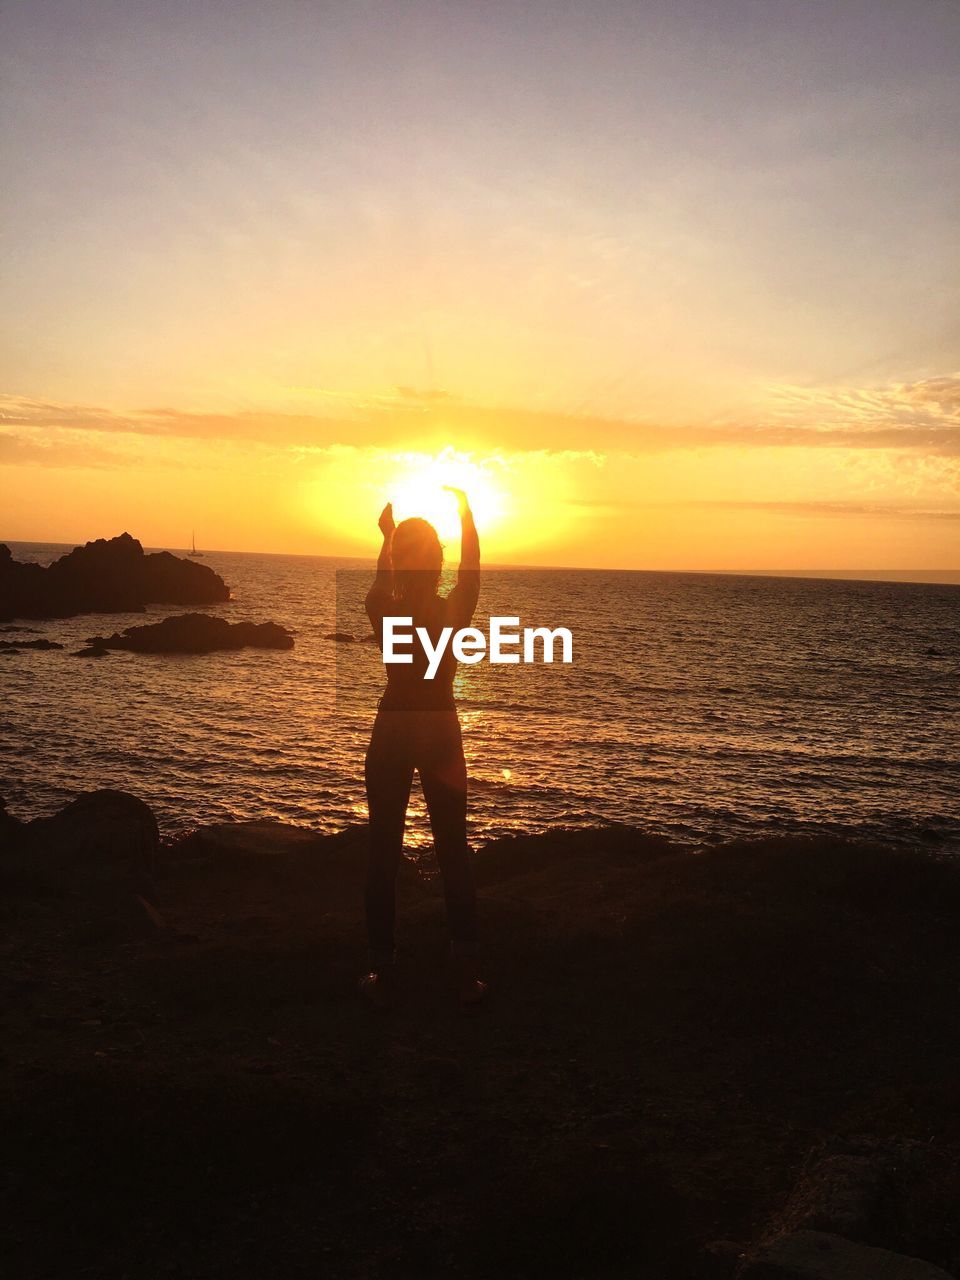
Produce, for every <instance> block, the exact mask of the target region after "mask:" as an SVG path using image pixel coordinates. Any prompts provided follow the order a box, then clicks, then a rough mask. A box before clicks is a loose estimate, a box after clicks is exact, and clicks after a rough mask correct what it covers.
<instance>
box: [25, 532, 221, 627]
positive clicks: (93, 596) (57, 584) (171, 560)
mask: <svg viewBox="0 0 960 1280" xmlns="http://www.w3.org/2000/svg"><path fill="white" fill-rule="evenodd" d="M229 599H230V588H229V587H228V586H227V584H226V583H225V582H224V581H223V579H222V578H221V577H220V575H219V574H217V573H214V571H213V570H212V569H211V568H210V567H209V566H208V565H202V564H197V563H196V562H195V561H193V560H187V559H184V558H183V557H182V556H175V555H171V553H170V552H169V551H157V552H153V553H151V554H149V555H148V554H146V553H145V552H144V550H143V547H142V546H141V544H140V543H139V542H138V541H137V539H136V538H132V537H131V536H130V534H129V533H122V534H120V536H119V537H116V538H98V539H97V540H96V541H95V542H87V543H85V544H84V546H82V547H74V549H73V550H72V551H70V552H68V553H67V554H66V555H63V556H61V557H60V558H59V559H58V560H55V561H54V562H53V564H51V565H48V566H46V567H44V566H42V565H39V564H32V563H29V562H23V561H19V560H14V558H13V556H12V554H11V552H10V548H9V547H7V546H5V545H4V544H2V543H0V622H12V621H13V620H14V619H15V618H72V617H75V616H76V615H77V614H80V613H142V612H143V611H144V609H145V608H146V606H147V605H148V604H192V605H204V604H221V603H224V602H226V601H228V600H229Z"/></svg>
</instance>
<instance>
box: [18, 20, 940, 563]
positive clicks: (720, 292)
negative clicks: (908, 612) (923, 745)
mask: <svg viewBox="0 0 960 1280" xmlns="http://www.w3.org/2000/svg"><path fill="white" fill-rule="evenodd" d="M0 49H2V54H0V130H2V142H0V146H2V152H0V160H2V176H3V181H2V186H0V223H2V233H3V242H4V247H3V262H4V265H3V269H2V276H0V303H2V305H0V392H2V396H0V540H2V539H4V538H6V539H9V540H38V541H45V540H57V541H67V542H73V541H82V540H85V539H88V538H93V537H98V536H109V535H112V534H116V533H119V532H121V531H122V530H124V529H127V530H129V531H130V532H131V533H133V534H134V535H135V536H137V537H139V538H140V539H141V540H142V541H143V542H144V543H145V544H146V545H149V546H171V547H183V546H185V545H187V544H188V542H189V537H190V531H191V529H192V528H194V527H196V530H197V541H198V544H199V545H201V546H203V547H207V548H222V549H235V550H266V551H292V552H308V553H320V554H326V553H329V554H364V553H366V552H368V551H371V550H373V549H374V547H375V542H376V518H377V515H378V513H379V510H380V507H381V506H382V504H383V502H384V501H385V500H386V499H387V498H389V497H395V498H396V499H397V501H398V506H399V507H400V508H403V507H404V504H405V503H406V504H407V505H408V506H410V507H412V506H413V505H415V504H416V503H417V502H418V501H419V498H420V495H421V494H424V493H425V491H426V489H429V488H430V487H431V486H433V487H436V486H438V485H439V484H440V483H442V482H443V480H444V479H453V480H454V481H456V480H457V479H461V480H464V481H465V482H466V483H467V484H468V485H469V486H470V487H471V489H472V490H474V491H476V492H477V494H478V501H477V507H478V515H480V516H485V517H486V519H485V525H486V527H485V528H484V529H483V530H482V532H483V538H484V549H485V553H486V554H487V555H488V556H489V557H491V558H494V559H498V560H500V561H507V562H509V561H515V562H527V563H543V564H567V565H578V564H579V565H610V566H625V567H636V568H679V569H682V568H706V569H710V568H715V569H750V568H758V569H759V568H767V569H772V568H785V569H789V568H794V569H799V568H807V569H813V568H822V569H827V568H887V569H889V568H912V569H930V570H942V569H957V568H960V309H958V305H957V302H958V286H960V269H958V268H960V238H958V230H957V228H958V222H957V219H958V211H960V201H958V196H960V160H958V156H960V149H958V147H957V138H958V137H960V82H958V77H957V65H958V59H960V7H958V6H957V4H956V3H954V2H953V0H864V2H863V3H855V2H845V0H837V2H836V3H830V4H827V3H822V2H819V0H697V2H694V0H589V2H587V0H578V2H576V3H574V2H566V0H551V2H549V3H547V2H544V0H524V3H504V2H498V0H469V2H468V0H463V2H461V0H433V2H428V0H393V2H392V3H387V2H386V0H354V2H353V3H350V2H344V3H322V2H321V0H311V2H307V0H300V2H294V0H273V3H269V4H268V3H264V2H263V0H257V3H245V2H243V0H234V2H231V3H217V4H214V3H206V2H204V0H189V2H188V3H179V2H178V0H163V2H162V3H156V0H151V2H150V3H146V2H145V0H117V2H116V3H106V2H105V0H87V2H84V0H71V2H69V3H67V2H60V3H57V2H53V0H21V2H17V0H5V2H4V3H3V4H2V6H0ZM425 500H426V499H425ZM400 514H412V510H404V509H401V510H400Z"/></svg>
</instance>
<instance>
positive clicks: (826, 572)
mask: <svg viewBox="0 0 960 1280" xmlns="http://www.w3.org/2000/svg"><path fill="white" fill-rule="evenodd" d="M101 536H102V535H101ZM110 536H113V535H110ZM86 541H95V539H87V540H86ZM0 544H2V545H6V546H9V547H51V548H61V547H63V548H67V549H72V548H73V547H79V546H83V545H85V544H84V542H58V541H53V540H48V541H45V540H43V539H36V538H34V539H24V538H3V537H0ZM141 545H142V546H143V549H144V550H145V551H150V552H152V551H170V552H172V553H174V554H180V553H185V554H189V553H190V548H189V547H188V546H182V547H179V546H175V545H174V544H173V543H170V542H166V543H146V542H142V543H141ZM214 555H230V556H277V557H284V556H289V557H291V558H295V559H304V560H331V561H333V560H335V561H338V562H342V561H350V562H353V563H356V564H357V565H373V564H374V562H375V557H374V556H373V555H367V556H353V555H340V554H335V553H330V552H319V551H263V550H246V551H244V550H236V549H230V548H226V547H204V548H203V550H202V551H201V552H200V556H201V558H206V557H207V556H214ZM487 568H489V569H497V570H501V569H502V570H510V569H523V570H537V571H538V572H549V571H550V570H559V571H564V572H576V573H641V574H642V573H648V574H654V573H669V574H689V575H692V576H697V577H702V576H705V575H711V576H712V575H717V576H722V577H733V578H801V579H809V580H811V581H818V580H821V579H825V580H835V581H841V582H902V583H917V584H918V585H924V584H927V585H930V586H960V568H956V569H810V568H806V569H779V568H774V569H757V568H744V569H702V568H698V569H675V568H670V567H656V568H651V567H649V566H639V565H633V566H626V565H602V564H590V565H577V564H536V563H534V562H519V561H517V562H503V561H488V562H487Z"/></svg>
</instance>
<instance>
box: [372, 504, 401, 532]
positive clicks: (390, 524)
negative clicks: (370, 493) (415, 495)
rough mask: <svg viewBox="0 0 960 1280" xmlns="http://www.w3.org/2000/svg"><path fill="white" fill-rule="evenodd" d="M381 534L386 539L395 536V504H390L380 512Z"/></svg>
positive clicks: (379, 525)
mask: <svg viewBox="0 0 960 1280" xmlns="http://www.w3.org/2000/svg"><path fill="white" fill-rule="evenodd" d="M377 525H378V527H379V529H380V532H381V533H382V534H383V536H384V537H385V538H390V537H392V536H393V531H394V529H395V528H396V527H397V526H396V523H395V521H394V519H393V503H392V502H388V503H387V505H386V506H385V507H384V508H383V510H382V511H381V512H380V519H379V520H378V521H377Z"/></svg>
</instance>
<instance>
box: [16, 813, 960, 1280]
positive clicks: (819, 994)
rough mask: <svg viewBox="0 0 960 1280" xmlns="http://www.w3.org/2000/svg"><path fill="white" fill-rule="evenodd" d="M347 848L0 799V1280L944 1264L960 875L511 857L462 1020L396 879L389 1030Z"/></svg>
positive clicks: (830, 1271) (545, 839)
mask: <svg viewBox="0 0 960 1280" xmlns="http://www.w3.org/2000/svg"><path fill="white" fill-rule="evenodd" d="M364 852H365V833H364V830H363V828H362V827H357V828H352V829H349V830H347V831H345V832H343V833H341V834H340V835H337V836H328V837H322V836H318V835H316V834H315V833H313V832H311V831H308V830H303V829H299V828H295V827H288V826H283V825H281V824H277V823H272V822H265V823H245V824H233V825H229V824H228V825H221V826H214V827H206V828H201V829H200V830H198V831H196V832H194V833H193V834H192V835H190V836H188V837H186V838H185V839H182V840H179V841H177V842H175V843H173V844H170V845H163V844H161V843H160V841H159V838H158V833H157V827H156V823H155V821H154V819H153V815H152V814H151V812H150V810H149V809H148V808H147V806H146V805H143V804H142V803H141V802H140V801H138V800H136V799H135V798H134V797H131V796H125V795H123V794H122V793H117V792H99V793H94V794H92V795H90V796H86V797H81V798H79V799H78V800H77V801H76V802H75V803H74V804H73V805H71V806H68V807H67V809H65V810H63V811H62V812H61V813H60V814H59V815H56V816H54V817H51V818H48V819H42V820H38V821H35V822H33V823H29V824H26V823H19V822H17V821H16V819H15V818H14V817H12V816H10V815H8V814H5V813H4V812H3V811H2V810H0V885H2V890H3V892H2V897H0V902H2V906H0V911H2V913H3V917H4V925H5V926H6V928H5V930H4V935H3V936H4V940H3V943H2V947H3V958H4V964H3V967H2V974H3V977H2V986H3V997H4V999H3V1002H2V1008H3V1015H2V1017H3V1041H2V1046H3V1047H2V1050H0V1053H2V1056H3V1062H4V1066H5V1068H6V1069H5V1072H4V1096H3V1102H2V1112H3V1116H2V1123H3V1130H4V1133H5V1136H6V1150H7V1157H8V1158H7V1162H6V1164H7V1169H6V1172H5V1175H4V1182H3V1193H2V1195H3V1202H4V1209H5V1210H6V1215H5V1216H6V1219H7V1221H9V1222H10V1223H11V1227H10V1229H8V1231H7V1232H6V1234H5V1236H4V1238H3V1240H2V1241H0V1267H2V1268H3V1269H4V1270H5V1272H6V1274H10V1275H16V1276H18V1277H23V1278H24V1280H29V1278H31V1277H40V1276H52V1275H66V1274H70V1275H81V1274H82V1275H87V1276H98V1277H99V1276H103V1277H108V1276H110V1277H115V1276H119V1275H125V1276H129V1277H153V1276H158V1275H164V1276H182V1277H191V1278H192V1277H196V1276H198V1275H203V1276H205V1277H220V1276H223V1277H227V1276H230V1277H237V1276H241V1277H243V1276H250V1277H253V1276H257V1277H272V1276H276V1277H281V1276H282V1277H288V1276H296V1275H308V1274H309V1275H318V1274H322V1275H331V1276H337V1277H339V1276H344V1277H352V1276H357V1277H360V1276H364V1277H372V1276H377V1277H379V1276H384V1277H401V1276H404V1277H405V1276H414V1275H416V1276H425V1277H431V1276H441V1275H442V1276H463V1277H470V1278H472V1277H477V1278H478V1280H479V1277H488V1276H492V1275H502V1276H516V1277H547V1276H551V1277H554V1276H568V1275H569V1276H597V1277H607V1276H609V1277H620V1276H631V1277H650V1278H651V1280H654V1278H656V1280H671V1278H673V1277H677V1278H678V1280H680V1278H683V1277H690V1278H691V1280H699V1278H701V1277H703V1278H704V1280H709V1278H712V1277H718V1278H719V1277H735V1276H743V1277H750V1280H770V1278H771V1277H772V1278H774V1280H776V1278H780V1280H790V1278H791V1277H793V1278H794V1280H795V1278H796V1277H801V1278H803V1277H815V1276H840V1275H842V1276H867V1275H870V1276H875V1277H876V1276H888V1275H889V1276H897V1277H901V1278H902V1280H907V1278H908V1277H910V1278H912V1280H933V1278H934V1277H940V1278H941V1280H942V1277H943V1275H944V1274H949V1272H950V1271H951V1270H952V1269H955V1268H956V1266H957V1263H958V1261H960V1242H958V1232H957V1219H956V1204H957V1203H958V1198H960V1121H958V1116H960V1105H958V1104H960V1081H958V1074H957V1071H956V1064H957V1056H958V1049H960V1001H958V1000H957V992H958V990H960V942H958V935H957V929H956V918H957V909H958V907H960V867H958V866H957V865H955V864H953V863H950V862H949V861H946V860H941V861H938V860H936V859H934V858H932V857H924V856H923V855H921V854H916V853H903V852H894V851H891V850H885V849H881V848H875V847H870V846H866V845H858V844H851V843H843V842H838V841H829V840H821V841H815V840H805V841H801V840H780V841H771V842H759V843H735V844H727V845H722V846H718V847H717V848H715V849H713V850H712V851H710V852H708V853H704V854H700V855H693V854H691V853H690V852H689V851H687V850H685V849H683V848H682V847H679V846H676V845H672V844H670V843H669V842H667V841H665V840H662V839H657V838H652V837H649V836H645V835H643V834H642V833H641V832H639V831H635V830H632V829H630V828H623V827H610V828H604V829H600V830H595V831H576V832H573V831H559V830H558V831H555V832H551V833H548V834H545V835H543V836H530V837H516V838H504V839H501V840H498V841H495V842H493V843H491V844H489V845H487V846H486V847H484V848H483V849H480V850H479V851H478V853H477V863H476V865H477V875H478V883H479V886H480V895H481V904H482V912H483V920H484V936H485V958H486V964H485V972H486V976H487V977H488V978H489V980H490V983H491V999H490V1001H489V1004H488V1006H487V1007H485V1008H483V1009H482V1010H481V1011H480V1012H479V1013H478V1014H476V1015H474V1016H466V1015H464V1014H463V1013H462V1012H460V1010H459V1009H458V1008H457V1006H456V1003H455V1001H454V1000H453V998H452V994H451V991H450V990H449V986H448V974H447V971H446V960H445V953H446V947H445V942H444V924H443V910H442V898H441V894H440V889H439V886H438V884H437V882H436V878H435V877H433V876H431V875H429V874H421V873H420V872H418V871H417V870H416V869H415V868H414V867H413V866H405V867H404V869H403V872H402V875H401V935H402V944H403V955H402V969H403V973H404V978H405V982H404V999H403V1001H402V1003H401V1005H400V1007H399V1008H398V1009H397V1010H395V1011H394V1012H393V1013H391V1014H390V1015H387V1016H386V1017H382V1016H377V1015H374V1014H373V1013H372V1012H371V1011H370V1010H368V1009H366V1008H365V1007H362V1006H361V1005H360V1003H359V1001H358V1000H357V998H356V996H355V992H354V983H355V979H356V976H357V973H358V972H359V970H360V968H361V966H362V962H363V954H364V948H363V936H362V922H361V910H360V902H361V895H362V879H363V862H364ZM911 1258H912V1259H915V1260H917V1259H922V1260H923V1261H913V1262H911V1261H910V1259H911ZM817 1268H819V1269H817ZM937 1268H943V1269H945V1270H938V1269H937Z"/></svg>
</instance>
